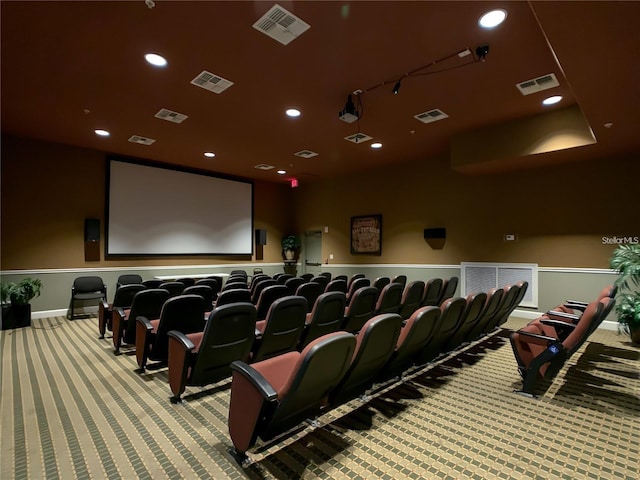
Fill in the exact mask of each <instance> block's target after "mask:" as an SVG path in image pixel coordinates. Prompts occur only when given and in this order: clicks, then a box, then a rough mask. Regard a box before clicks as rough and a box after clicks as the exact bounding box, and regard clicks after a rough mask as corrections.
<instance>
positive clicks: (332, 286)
mask: <svg viewBox="0 0 640 480" xmlns="http://www.w3.org/2000/svg"><path fill="white" fill-rule="evenodd" d="M324 291H325V293H327V292H342V293H344V294H345V295H346V294H347V281H346V280H343V279H340V278H336V279H334V280H331V281H330V282H329V283H327V287H326V288H325V289H324Z"/></svg>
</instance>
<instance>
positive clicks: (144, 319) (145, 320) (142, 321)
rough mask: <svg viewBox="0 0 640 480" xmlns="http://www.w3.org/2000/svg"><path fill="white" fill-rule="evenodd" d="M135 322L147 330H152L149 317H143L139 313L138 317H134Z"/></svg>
mask: <svg viewBox="0 0 640 480" xmlns="http://www.w3.org/2000/svg"><path fill="white" fill-rule="evenodd" d="M136 322H138V323H140V324H142V325H144V328H145V330H147V331H148V332H151V331H153V325H151V322H150V321H149V319H148V318H147V317H143V316H142V315H141V316H139V317H138V318H136Z"/></svg>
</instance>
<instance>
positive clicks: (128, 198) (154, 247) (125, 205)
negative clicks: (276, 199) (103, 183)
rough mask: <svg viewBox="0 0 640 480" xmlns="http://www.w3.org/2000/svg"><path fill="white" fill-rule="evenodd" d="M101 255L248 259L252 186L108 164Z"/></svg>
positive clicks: (162, 169)
mask: <svg viewBox="0 0 640 480" xmlns="http://www.w3.org/2000/svg"><path fill="white" fill-rule="evenodd" d="M106 192H107V200H106V215H105V218H106V229H105V239H106V241H105V252H106V255H112V256H113V255H136V256H145V255H251V254H253V183H252V182H249V181H241V180H231V179H226V178H222V177H218V176H214V175H210V174H207V173H204V172H197V171H191V170H177V169H170V168H166V167H158V166H151V165H148V164H143V163H139V162H133V161H125V160H122V159H118V160H116V159H112V158H110V159H108V160H107V188H106Z"/></svg>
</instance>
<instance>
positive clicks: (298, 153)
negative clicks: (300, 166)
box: [294, 150, 318, 158]
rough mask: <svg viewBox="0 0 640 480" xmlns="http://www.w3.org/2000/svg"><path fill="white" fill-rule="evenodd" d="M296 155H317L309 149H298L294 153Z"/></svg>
mask: <svg viewBox="0 0 640 480" xmlns="http://www.w3.org/2000/svg"><path fill="white" fill-rule="evenodd" d="M294 155H295V156H296V157H302V158H311V157H315V156H316V155H318V154H317V153H316V152H312V151H311V150H300V151H299V152H296V153H294Z"/></svg>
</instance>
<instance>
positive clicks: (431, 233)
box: [424, 227, 447, 240]
mask: <svg viewBox="0 0 640 480" xmlns="http://www.w3.org/2000/svg"><path fill="white" fill-rule="evenodd" d="M432 238H434V239H443V238H447V229H446V228H444V227H438V228H425V229H424V239H425V240H430V239H432Z"/></svg>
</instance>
